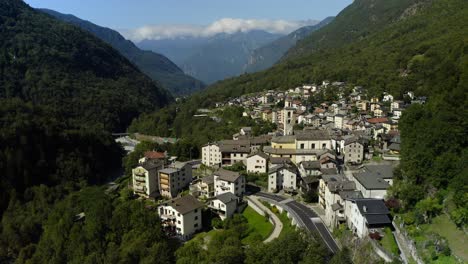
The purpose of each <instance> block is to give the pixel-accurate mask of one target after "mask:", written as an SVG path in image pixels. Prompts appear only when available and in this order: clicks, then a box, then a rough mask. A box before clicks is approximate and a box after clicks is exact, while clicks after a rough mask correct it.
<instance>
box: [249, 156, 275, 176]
mask: <svg viewBox="0 0 468 264" xmlns="http://www.w3.org/2000/svg"><path fill="white" fill-rule="evenodd" d="M269 158H270V157H269V156H268V155H267V154H265V153H263V152H257V153H254V154H250V155H249V156H247V172H251V173H267V172H268V160H269Z"/></svg>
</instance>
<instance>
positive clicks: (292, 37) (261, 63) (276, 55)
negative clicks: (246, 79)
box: [245, 17, 334, 73]
mask: <svg viewBox="0 0 468 264" xmlns="http://www.w3.org/2000/svg"><path fill="white" fill-rule="evenodd" d="M333 19H334V17H327V18H325V19H324V20H322V21H320V23H318V24H316V25H313V26H305V27H302V28H299V29H298V30H296V31H294V32H292V33H290V34H288V35H286V36H284V37H281V38H279V39H277V40H275V41H273V42H271V43H269V44H267V45H265V46H263V47H260V48H258V49H256V50H254V51H253V52H252V54H251V55H250V57H249V59H248V63H247V65H245V71H246V72H250V73H251V72H257V71H262V70H265V69H267V68H269V67H271V66H273V65H274V64H275V63H276V62H278V61H279V60H280V59H281V57H282V56H283V55H284V54H285V53H286V52H287V51H288V50H289V49H290V48H292V47H293V46H294V45H296V43H297V42H298V41H299V40H301V39H303V38H305V37H307V36H308V35H310V34H311V33H312V32H314V31H316V30H318V29H320V28H322V27H323V26H325V25H328V23H330V22H331V21H332V20H333Z"/></svg>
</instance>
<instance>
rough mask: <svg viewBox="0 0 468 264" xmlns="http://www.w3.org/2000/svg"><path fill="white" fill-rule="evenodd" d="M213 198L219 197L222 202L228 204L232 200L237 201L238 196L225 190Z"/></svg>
mask: <svg viewBox="0 0 468 264" xmlns="http://www.w3.org/2000/svg"><path fill="white" fill-rule="evenodd" d="M213 199H218V200H220V201H221V202H222V203H224V204H228V203H230V202H232V201H237V199H238V198H237V196H235V195H234V194H233V193H231V192H225V193H223V194H220V195H217V196H215V197H213Z"/></svg>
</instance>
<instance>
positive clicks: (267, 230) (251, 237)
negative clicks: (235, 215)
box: [242, 206, 273, 244]
mask: <svg viewBox="0 0 468 264" xmlns="http://www.w3.org/2000/svg"><path fill="white" fill-rule="evenodd" d="M242 215H243V216H244V217H245V218H246V219H247V222H248V224H249V229H248V230H247V234H248V235H247V236H246V237H245V238H243V239H242V242H243V243H246V244H252V243H255V242H259V241H263V240H265V239H266V238H267V237H268V236H269V235H270V234H271V232H272V231H273V224H272V223H270V221H269V220H268V217H264V216H262V215H260V214H259V213H257V212H256V211H255V210H254V209H252V208H251V207H249V206H247V207H246V208H245V210H244V212H242Z"/></svg>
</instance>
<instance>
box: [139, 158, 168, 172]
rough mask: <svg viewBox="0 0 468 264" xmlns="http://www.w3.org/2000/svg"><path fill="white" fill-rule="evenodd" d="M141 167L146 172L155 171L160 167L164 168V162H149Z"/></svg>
mask: <svg viewBox="0 0 468 264" xmlns="http://www.w3.org/2000/svg"><path fill="white" fill-rule="evenodd" d="M140 166H141V167H143V168H144V169H145V170H147V171H149V170H153V169H155V168H158V167H162V166H163V162H162V161H161V160H151V161H150V160H148V161H145V162H143V163H141V164H140Z"/></svg>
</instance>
